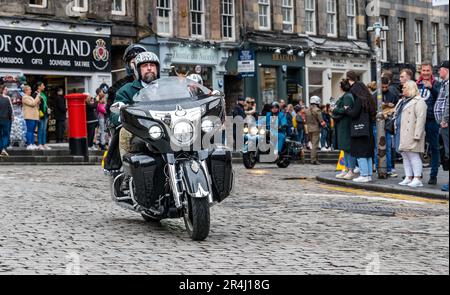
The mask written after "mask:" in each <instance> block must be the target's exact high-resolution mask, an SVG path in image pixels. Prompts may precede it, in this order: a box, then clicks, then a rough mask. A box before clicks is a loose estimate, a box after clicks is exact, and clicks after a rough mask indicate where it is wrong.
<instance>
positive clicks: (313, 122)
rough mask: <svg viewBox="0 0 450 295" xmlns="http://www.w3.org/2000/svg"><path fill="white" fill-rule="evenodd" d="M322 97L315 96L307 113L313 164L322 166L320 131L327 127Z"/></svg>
mask: <svg viewBox="0 0 450 295" xmlns="http://www.w3.org/2000/svg"><path fill="white" fill-rule="evenodd" d="M320 101H321V99H320V97H318V96H313V97H311V99H310V107H309V109H308V110H307V111H306V123H307V130H308V135H309V138H310V140H311V144H312V147H311V164H312V165H320V162H319V159H318V153H317V152H318V149H319V141H320V129H321V127H322V128H323V127H325V126H326V122H325V121H324V120H323V117H322V112H321V110H320Z"/></svg>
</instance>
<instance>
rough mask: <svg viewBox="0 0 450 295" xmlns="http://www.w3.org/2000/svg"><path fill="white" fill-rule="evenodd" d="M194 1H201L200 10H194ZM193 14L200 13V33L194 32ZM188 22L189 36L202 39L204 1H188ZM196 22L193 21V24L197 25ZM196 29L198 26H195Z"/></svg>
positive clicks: (204, 26) (203, 32)
mask: <svg viewBox="0 0 450 295" xmlns="http://www.w3.org/2000/svg"><path fill="white" fill-rule="evenodd" d="M194 1H197V2H198V3H201V8H202V10H194V9H193V8H194V5H193V3H194ZM194 14H196V15H197V14H198V15H200V23H199V24H200V29H201V30H202V32H201V34H198V32H197V33H196V34H194V30H193V28H194ZM189 24H190V26H189V27H190V30H191V37H193V38H198V39H204V38H205V35H206V34H205V28H206V25H205V1H204V0H190V1H189ZM199 24H198V23H195V26H196V27H197V26H198V25H199ZM197 29H198V27H197Z"/></svg>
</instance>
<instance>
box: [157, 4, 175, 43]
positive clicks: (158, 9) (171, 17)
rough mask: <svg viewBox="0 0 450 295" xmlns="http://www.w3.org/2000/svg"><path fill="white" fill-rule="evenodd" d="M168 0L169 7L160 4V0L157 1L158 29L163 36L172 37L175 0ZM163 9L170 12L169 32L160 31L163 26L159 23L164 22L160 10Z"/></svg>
mask: <svg viewBox="0 0 450 295" xmlns="http://www.w3.org/2000/svg"><path fill="white" fill-rule="evenodd" d="M166 1H168V2H167V3H168V4H169V7H163V6H160V5H159V4H160V2H159V0H157V1H156V31H157V32H158V34H159V35H161V36H166V37H171V36H173V0H166ZM161 10H163V11H168V12H169V19H168V29H169V32H162V31H160V29H161V28H160V25H159V24H160V23H162V22H160V19H161V17H160V15H159V12H160V11H161Z"/></svg>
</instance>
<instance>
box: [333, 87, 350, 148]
mask: <svg viewBox="0 0 450 295" xmlns="http://www.w3.org/2000/svg"><path fill="white" fill-rule="evenodd" d="M354 101H355V100H354V98H353V95H352V94H351V93H350V92H347V93H345V94H344V96H342V97H341V98H339V100H338V101H337V103H336V108H335V109H334V110H333V117H334V118H340V119H339V120H336V119H335V122H336V123H335V125H336V136H337V148H338V149H339V150H341V151H345V152H347V153H349V152H350V141H351V135H350V130H351V125H352V118H351V117H350V116H347V115H346V114H345V108H344V107H345V106H348V107H350V108H352V107H353V104H354Z"/></svg>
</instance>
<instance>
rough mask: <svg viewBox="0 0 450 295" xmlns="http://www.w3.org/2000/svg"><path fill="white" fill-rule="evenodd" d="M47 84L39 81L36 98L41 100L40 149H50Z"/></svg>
mask: <svg viewBox="0 0 450 295" xmlns="http://www.w3.org/2000/svg"><path fill="white" fill-rule="evenodd" d="M44 90H45V84H44V83H43V82H38V83H37V91H36V99H38V100H40V104H39V124H38V149H39V150H41V151H42V150H50V147H49V146H47V125H48V117H49V113H50V109H49V108H48V98H47V95H46V94H45V93H44Z"/></svg>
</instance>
